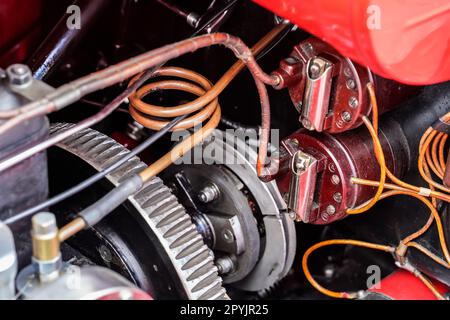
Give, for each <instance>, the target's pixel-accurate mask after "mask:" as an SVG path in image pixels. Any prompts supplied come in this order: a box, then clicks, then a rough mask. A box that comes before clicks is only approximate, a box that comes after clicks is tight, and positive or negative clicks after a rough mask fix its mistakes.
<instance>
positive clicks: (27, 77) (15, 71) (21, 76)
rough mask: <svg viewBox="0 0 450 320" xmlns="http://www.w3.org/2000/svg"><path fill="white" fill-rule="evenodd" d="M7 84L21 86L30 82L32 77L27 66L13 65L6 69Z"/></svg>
mask: <svg viewBox="0 0 450 320" xmlns="http://www.w3.org/2000/svg"><path fill="white" fill-rule="evenodd" d="M6 74H7V76H8V78H9V82H10V83H11V84H12V85H16V86H23V85H26V84H28V83H30V82H31V80H32V79H33V75H32V74H31V70H30V68H29V67H28V66H26V65H24V64H13V65H11V66H9V67H8V68H7V69H6Z"/></svg>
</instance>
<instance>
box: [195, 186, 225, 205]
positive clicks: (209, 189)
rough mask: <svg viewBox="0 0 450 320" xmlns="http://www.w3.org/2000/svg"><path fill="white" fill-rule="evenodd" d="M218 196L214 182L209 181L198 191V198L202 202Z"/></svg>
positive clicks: (207, 201) (217, 189) (218, 192)
mask: <svg viewBox="0 0 450 320" xmlns="http://www.w3.org/2000/svg"><path fill="white" fill-rule="evenodd" d="M219 196H220V190H219V188H218V187H217V186H216V185H215V184H213V183H211V184H209V185H207V186H206V187H204V188H203V189H202V190H201V191H200V192H199V194H198V199H199V200H200V201H201V202H203V203H209V202H211V201H214V200H216V199H217V198H218V197H219Z"/></svg>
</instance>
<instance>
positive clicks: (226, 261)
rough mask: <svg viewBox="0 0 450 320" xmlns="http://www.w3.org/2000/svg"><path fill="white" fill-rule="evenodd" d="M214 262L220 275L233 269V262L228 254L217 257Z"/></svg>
mask: <svg viewBox="0 0 450 320" xmlns="http://www.w3.org/2000/svg"><path fill="white" fill-rule="evenodd" d="M215 264H216V266H217V270H218V271H219V274H220V275H225V274H229V273H231V272H232V271H233V270H234V262H233V260H232V259H231V257H229V256H224V257H220V258H218V259H217V260H216V261H215Z"/></svg>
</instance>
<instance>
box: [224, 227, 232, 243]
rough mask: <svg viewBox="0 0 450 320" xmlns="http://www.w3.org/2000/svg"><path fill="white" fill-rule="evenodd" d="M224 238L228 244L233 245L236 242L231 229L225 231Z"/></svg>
mask: <svg viewBox="0 0 450 320" xmlns="http://www.w3.org/2000/svg"><path fill="white" fill-rule="evenodd" d="M222 237H223V239H224V240H225V241H226V242H227V243H233V241H234V236H233V232H231V230H230V229H225V230H223V232H222Z"/></svg>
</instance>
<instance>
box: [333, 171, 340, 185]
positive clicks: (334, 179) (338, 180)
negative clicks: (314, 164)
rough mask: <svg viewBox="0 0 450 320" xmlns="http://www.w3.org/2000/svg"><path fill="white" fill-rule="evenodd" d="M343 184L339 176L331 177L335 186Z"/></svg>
mask: <svg viewBox="0 0 450 320" xmlns="http://www.w3.org/2000/svg"><path fill="white" fill-rule="evenodd" d="M340 182H341V179H340V178H339V176H338V175H337V174H333V175H332V176H331V183H333V184H334V185H338V184H339V183H340Z"/></svg>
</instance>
